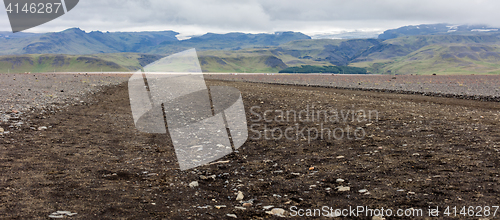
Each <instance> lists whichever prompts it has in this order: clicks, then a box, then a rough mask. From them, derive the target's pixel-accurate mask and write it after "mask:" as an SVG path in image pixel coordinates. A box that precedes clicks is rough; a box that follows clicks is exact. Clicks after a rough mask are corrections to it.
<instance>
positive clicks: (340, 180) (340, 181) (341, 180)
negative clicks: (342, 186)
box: [336, 179, 345, 183]
mask: <svg viewBox="0 0 500 220" xmlns="http://www.w3.org/2000/svg"><path fill="white" fill-rule="evenodd" d="M336 182H337V183H343V182H345V180H343V179H337V180H336Z"/></svg>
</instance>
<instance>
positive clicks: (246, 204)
mask: <svg viewBox="0 0 500 220" xmlns="http://www.w3.org/2000/svg"><path fill="white" fill-rule="evenodd" d="M243 207H252V203H248V202H246V203H243Z"/></svg>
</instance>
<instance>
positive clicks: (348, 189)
mask: <svg viewBox="0 0 500 220" xmlns="http://www.w3.org/2000/svg"><path fill="white" fill-rule="evenodd" d="M336 189H337V191H339V192H347V191H351V187H349V186H338V187H337V188H336Z"/></svg>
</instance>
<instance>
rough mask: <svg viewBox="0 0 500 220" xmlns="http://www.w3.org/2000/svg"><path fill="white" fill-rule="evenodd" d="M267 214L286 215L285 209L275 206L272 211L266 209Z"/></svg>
mask: <svg viewBox="0 0 500 220" xmlns="http://www.w3.org/2000/svg"><path fill="white" fill-rule="evenodd" d="M266 213H267V214H270V215H276V216H279V217H285V210H284V209H282V208H274V209H272V210H271V211H266Z"/></svg>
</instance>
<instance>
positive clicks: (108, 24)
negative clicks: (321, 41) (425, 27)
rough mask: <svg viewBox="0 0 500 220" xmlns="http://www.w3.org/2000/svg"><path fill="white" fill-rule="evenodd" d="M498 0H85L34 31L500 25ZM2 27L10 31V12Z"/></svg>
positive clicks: (1, 17) (194, 31)
mask: <svg viewBox="0 0 500 220" xmlns="http://www.w3.org/2000/svg"><path fill="white" fill-rule="evenodd" d="M498 8H500V1H498V0H405V1H401V0H349V1H345V0H239V1H234V0H183V1H179V0H175V1H174V0H106V1H100V0H81V1H80V3H79V4H78V5H77V6H76V7H75V8H74V9H73V10H72V11H70V12H69V13H68V14H66V15H64V16H63V17H61V18H58V19H56V20H54V21H51V22H49V23H47V24H43V25H41V26H38V27H35V28H32V29H30V30H28V32H53V31H61V30H64V29H67V28H71V27H80V28H81V29H83V30H86V31H92V30H101V31H144V30H175V31H178V32H182V33H183V34H184V35H190V34H202V33H205V32H217V33H222V32H232V31H240V32H273V31H282V30H292V31H302V32H305V33H309V34H310V33H325V32H336V31H342V30H371V31H379V30H385V29H388V28H395V27H399V26H403V25H410V24H421V23H454V24H479V23H480V24H488V25H491V26H497V27H498V26H500V13H498V12H497V11H496V10H497V9H498ZM0 30H4V31H9V30H10V25H9V22H8V18H7V15H6V12H5V11H4V12H3V13H0Z"/></svg>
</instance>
